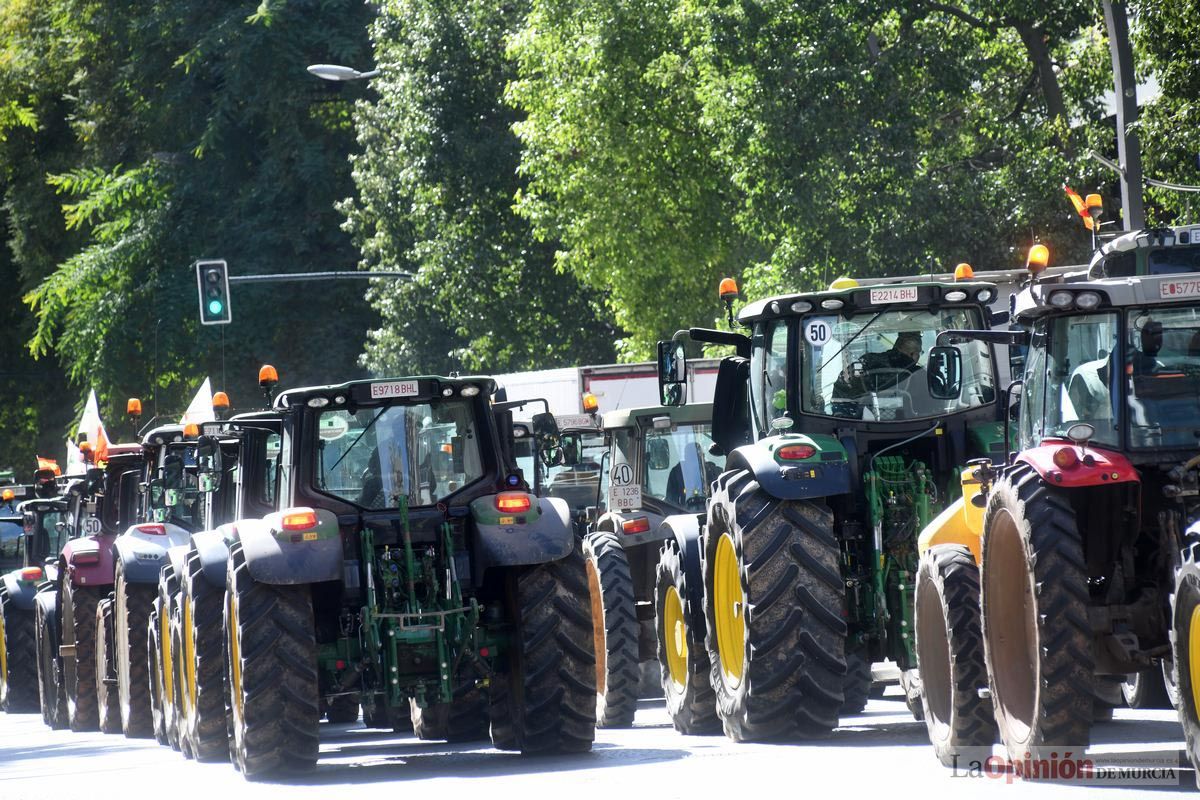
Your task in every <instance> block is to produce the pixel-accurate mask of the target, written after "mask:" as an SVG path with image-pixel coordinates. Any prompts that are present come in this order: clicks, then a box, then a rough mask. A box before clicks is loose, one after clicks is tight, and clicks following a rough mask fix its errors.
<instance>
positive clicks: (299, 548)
mask: <svg viewBox="0 0 1200 800" xmlns="http://www.w3.org/2000/svg"><path fill="white" fill-rule="evenodd" d="M310 512H311V513H313V514H315V516H316V524H315V525H312V526H308V527H304V528H299V527H294V525H295V523H294V522H293V523H289V525H292V526H293V527H288V528H285V527H284V518H285V517H288V518H289V519H295V517H296V516H297V515H300V514H307V513H310ZM238 538H239V539H240V540H241V543H242V553H243V554H244V555H245V556H246V568H247V569H249V570H250V577H252V578H254V580H256V581H258V582H259V583H271V584H280V585H298V584H305V583H322V582H324V581H336V580H341V579H342V537H341V534H340V533H339V531H338V521H337V515H336V514H334V513H333V512H332V511H330V510H328V509H325V508H317V509H312V508H289V509H284V510H283V511H276V512H274V513H272V514H268V515H267V516H265V517H263V518H262V519H251V520H243V521H241V522H239V523H238Z"/></svg>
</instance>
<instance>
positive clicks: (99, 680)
mask: <svg viewBox="0 0 1200 800" xmlns="http://www.w3.org/2000/svg"><path fill="white" fill-rule="evenodd" d="M112 642H113V600H112V598H111V597H106V598H104V599H103V600H101V601H100V602H99V603H97V604H96V716H97V718H99V720H100V732H101V733H120V732H121V709H120V707H119V706H118V704H117V684H116V680H115V678H113V677H112V668H113V666H114V664H113V650H112Z"/></svg>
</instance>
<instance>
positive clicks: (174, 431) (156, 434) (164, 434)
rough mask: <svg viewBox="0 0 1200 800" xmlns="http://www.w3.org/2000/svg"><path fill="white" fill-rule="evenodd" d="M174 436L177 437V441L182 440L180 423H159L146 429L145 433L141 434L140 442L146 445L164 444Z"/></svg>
mask: <svg viewBox="0 0 1200 800" xmlns="http://www.w3.org/2000/svg"><path fill="white" fill-rule="evenodd" d="M175 437H179V439H178V441H183V426H182V425H180V424H178V423H172V424H170V425H159V426H157V427H154V428H151V429H150V430H148V431H146V433H145V435H144V436H142V444H143V445H147V446H149V445H160V444H166V443H167V442H170V441H175V440H176V438H175Z"/></svg>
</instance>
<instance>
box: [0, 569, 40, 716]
mask: <svg viewBox="0 0 1200 800" xmlns="http://www.w3.org/2000/svg"><path fill="white" fill-rule="evenodd" d="M35 623H36V620H35V618H34V612H33V611H31V610H30V611H26V610H23V609H19V608H16V606H15V605H14V604H13V602H12V600H10V599H9V597H8V594H7V593H6V592H3V591H0V708H2V709H4V710H5V711H7V712H8V713H10V714H14V713H20V712H25V711H37V708H38V676H37V640H36V636H35V634H34V630H35V627H34V626H35Z"/></svg>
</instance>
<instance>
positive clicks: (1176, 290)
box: [1158, 280, 1200, 300]
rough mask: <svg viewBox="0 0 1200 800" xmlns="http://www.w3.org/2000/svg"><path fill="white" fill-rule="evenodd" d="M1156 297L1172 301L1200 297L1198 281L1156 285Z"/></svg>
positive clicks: (1168, 282) (1169, 282) (1165, 282)
mask: <svg viewBox="0 0 1200 800" xmlns="http://www.w3.org/2000/svg"><path fill="white" fill-rule="evenodd" d="M1158 297H1159V299H1161V300H1174V299H1175V298H1177V297H1200V281H1197V280H1191V281H1162V282H1161V283H1159V284H1158Z"/></svg>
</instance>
